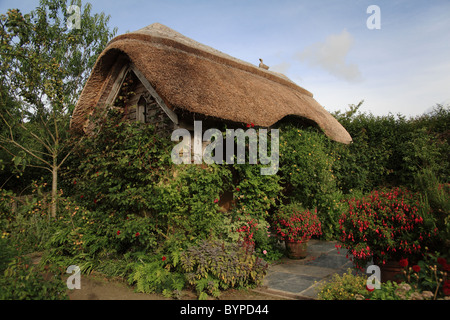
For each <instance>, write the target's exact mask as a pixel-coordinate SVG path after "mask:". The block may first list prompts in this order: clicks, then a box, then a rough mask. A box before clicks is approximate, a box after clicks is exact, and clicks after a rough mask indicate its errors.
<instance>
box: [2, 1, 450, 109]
mask: <svg viewBox="0 0 450 320" xmlns="http://www.w3.org/2000/svg"><path fill="white" fill-rule="evenodd" d="M86 2H87V1H85V0H83V4H84V3H86ZM88 2H90V3H91V4H92V6H93V8H92V10H93V12H104V13H106V14H107V15H110V16H111V20H110V27H111V29H112V28H113V27H117V28H118V33H117V35H119V34H123V33H125V32H129V31H135V30H138V29H140V28H143V27H145V26H147V25H149V24H152V23H155V22H159V23H162V24H164V25H166V26H168V27H170V28H172V29H174V30H176V31H178V32H180V33H182V34H184V35H185V36H187V37H189V38H192V39H194V40H196V41H198V42H200V43H203V44H205V45H208V46H211V47H213V48H215V49H217V50H220V51H222V52H224V53H226V54H229V55H231V56H233V57H236V58H238V59H241V60H244V61H247V62H250V63H253V64H255V65H258V64H259V58H262V59H263V60H264V63H265V64H266V65H268V66H269V67H270V70H273V71H277V72H281V73H283V74H285V75H286V76H287V77H289V78H290V79H291V80H292V81H294V82H295V83H296V84H298V85H299V86H301V87H303V88H305V89H307V90H308V91H310V92H312V93H313V95H314V98H315V99H316V100H317V101H318V102H319V103H320V104H321V105H323V106H324V107H325V109H326V110H328V111H330V112H334V111H345V110H348V108H349V105H351V104H357V103H358V102H360V101H361V100H364V103H363V105H362V107H361V109H360V110H361V111H362V112H368V113H372V114H374V115H377V116H383V115H388V114H394V115H397V114H401V115H404V116H408V117H414V116H417V115H421V114H423V113H425V112H429V111H430V110H432V108H433V107H434V106H435V105H436V104H437V103H439V104H444V105H450V18H449V15H450V1H449V0H428V1H427V0H369V1H366V0H316V1H310V0H276V1H275V0H271V1H269V0H149V1H143V0H131V1H124V0H120V1H119V0H91V1H88ZM38 4H39V1H38V0H0V13H6V11H7V10H8V9H9V8H18V9H20V10H21V11H22V12H23V13H27V12H29V11H31V10H33V9H34V8H35V7H36V6H37V5H38ZM372 5H375V6H376V7H377V8H376V9H377V10H375V11H374V10H371V7H370V6H372ZM368 9H369V10H368ZM81 27H82V26H81ZM375 27H377V28H375Z"/></svg>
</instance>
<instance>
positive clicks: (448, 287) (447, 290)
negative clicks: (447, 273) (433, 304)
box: [442, 280, 450, 296]
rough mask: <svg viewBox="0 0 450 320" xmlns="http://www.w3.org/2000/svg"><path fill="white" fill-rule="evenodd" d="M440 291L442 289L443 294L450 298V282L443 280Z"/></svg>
mask: <svg viewBox="0 0 450 320" xmlns="http://www.w3.org/2000/svg"><path fill="white" fill-rule="evenodd" d="M442 289H443V291H444V294H445V295H446V296H450V280H445V282H444V286H443V288H442Z"/></svg>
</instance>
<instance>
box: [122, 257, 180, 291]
mask: <svg viewBox="0 0 450 320" xmlns="http://www.w3.org/2000/svg"><path fill="white" fill-rule="evenodd" d="M128 282H129V283H130V284H135V285H136V291H138V292H145V293H155V292H157V293H163V294H164V295H165V296H169V297H170V296H173V295H175V296H176V295H177V294H179V293H180V291H181V290H182V289H183V288H184V286H185V279H184V275H183V274H181V273H178V272H171V271H170V265H169V264H167V263H165V261H163V260H162V259H158V260H155V261H151V262H144V263H136V266H135V267H134V268H133V272H132V273H131V274H130V275H129V277H128Z"/></svg>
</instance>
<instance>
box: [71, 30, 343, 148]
mask: <svg viewBox="0 0 450 320" xmlns="http://www.w3.org/2000/svg"><path fill="white" fill-rule="evenodd" d="M257 58H259V57H256V59H257ZM256 59H255V60H256ZM110 106H116V107H117V106H120V107H123V108H125V109H124V111H125V114H126V115H127V117H128V118H129V119H131V120H137V121H142V122H150V123H153V124H155V125H156V126H157V128H159V129H161V130H174V129H176V128H187V129H192V126H193V120H194V119H195V120H200V119H201V120H206V121H208V120H209V121H212V123H213V122H216V123H217V121H221V122H226V123H231V124H235V125H236V126H240V127H242V124H248V123H253V124H254V125H255V126H260V127H271V126H274V125H276V124H277V123H278V122H279V121H280V120H282V119H284V118H286V117H292V116H294V117H298V119H299V120H301V119H303V120H307V121H313V122H314V123H315V124H316V125H317V126H319V127H320V128H321V129H322V130H323V132H324V133H325V134H326V135H327V136H329V137H330V138H331V139H333V140H335V141H338V142H341V143H346V144H347V143H350V142H351V140H352V139H351V137H350V135H349V134H348V132H347V131H346V130H345V129H344V128H343V127H342V125H341V124H340V123H339V122H338V121H337V120H336V119H335V118H334V117H333V116H331V115H330V114H329V113H328V112H327V111H326V110H325V109H324V108H323V107H322V106H321V105H320V104H319V103H318V102H317V101H316V100H314V98H313V95H312V94H311V93H310V92H309V91H307V90H305V89H303V88H302V87H300V86H298V85H296V84H295V83H294V82H292V81H291V80H289V79H288V78H287V77H285V76H284V75H282V74H279V73H276V72H272V71H270V69H269V70H266V68H262V67H259V66H256V65H252V64H250V63H247V62H244V61H241V60H238V59H236V58H233V57H231V56H229V55H226V54H224V53H222V52H220V51H217V50H215V49H213V48H211V47H208V46H206V45H203V44H201V43H198V42H196V41H194V40H192V39H189V38H187V37H185V36H183V35H182V34H180V33H178V32H176V31H174V30H172V29H170V28H168V27H166V26H164V25H161V24H158V23H154V24H152V25H149V26H147V27H145V28H142V29H140V30H137V31H135V32H131V33H127V34H123V35H120V36H117V37H115V38H114V39H113V40H111V42H110V43H109V44H108V46H107V47H106V49H105V50H104V51H103V52H102V53H101V55H100V56H99V58H98V60H97V62H96V64H95V66H94V68H93V70H92V73H91V75H90V77H89V79H88V81H87V83H86V86H85V87H84V89H83V91H82V93H81V96H80V99H79V101H78V103H77V105H76V107H75V110H74V112H73V116H72V120H71V128H72V130H74V131H75V132H79V133H83V132H86V131H87V130H89V121H88V116H89V115H90V114H92V113H93V112H94V110H98V108H100V110H101V109H104V108H108V107H110ZM96 107H97V108H96Z"/></svg>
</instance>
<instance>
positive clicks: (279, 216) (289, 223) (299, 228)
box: [272, 203, 322, 242]
mask: <svg viewBox="0 0 450 320" xmlns="http://www.w3.org/2000/svg"><path fill="white" fill-rule="evenodd" d="M272 226H273V227H274V228H275V230H276V232H277V234H278V235H280V236H281V238H282V239H283V240H285V241H302V242H304V241H307V240H309V239H310V238H311V237H312V236H319V235H321V234H322V228H321V223H320V221H319V217H318V216H317V210H315V211H314V213H313V212H311V211H310V210H304V209H302V208H301V207H300V206H299V204H297V203H292V204H289V205H284V206H282V207H281V208H280V209H279V210H278V212H277V213H276V214H275V216H274V217H273V223H272Z"/></svg>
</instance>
